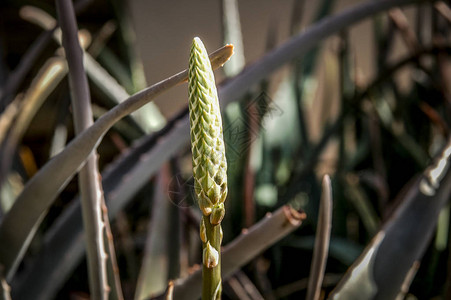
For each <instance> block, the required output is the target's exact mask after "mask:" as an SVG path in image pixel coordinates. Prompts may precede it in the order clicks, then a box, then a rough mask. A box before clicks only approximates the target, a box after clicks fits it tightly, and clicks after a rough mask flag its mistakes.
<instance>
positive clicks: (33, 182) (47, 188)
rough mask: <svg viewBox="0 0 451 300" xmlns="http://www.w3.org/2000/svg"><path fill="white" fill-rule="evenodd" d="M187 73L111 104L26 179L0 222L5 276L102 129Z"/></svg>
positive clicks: (220, 55) (224, 53)
mask: <svg viewBox="0 0 451 300" xmlns="http://www.w3.org/2000/svg"><path fill="white" fill-rule="evenodd" d="M231 52H232V46H225V47H223V48H221V49H220V50H218V51H217V52H215V53H214V54H212V56H211V59H212V66H214V67H213V68H217V67H219V66H221V65H222V64H224V62H225V61H227V59H228V58H229V57H230V55H231ZM187 74H188V72H187V71H186V70H185V71H182V72H180V73H178V74H176V75H173V76H172V77H170V78H167V79H165V80H163V81H160V82H159V83H156V84H154V85H153V86H151V87H149V88H147V89H145V90H143V91H141V92H139V93H136V94H135V95H133V96H131V97H130V98H128V99H127V100H126V101H124V102H122V103H121V104H119V105H117V106H116V107H114V108H113V109H112V110H110V111H109V112H108V113H107V114H105V115H103V116H102V117H101V118H99V119H98V120H97V121H96V122H95V123H94V124H93V125H92V126H91V127H89V128H88V129H87V130H85V131H83V132H82V133H81V134H79V135H78V136H77V137H76V138H74V139H73V140H72V141H71V143H69V144H68V145H67V147H66V149H65V150H64V151H63V152H61V153H60V154H58V155H57V156H55V157H54V158H53V159H52V160H50V161H49V162H48V163H47V164H46V165H45V166H44V167H42V168H41V169H40V171H39V172H38V173H37V174H36V175H35V176H34V177H33V178H31V179H30V180H29V181H28V182H27V184H26V186H25V188H24V190H23V191H22V193H21V195H20V196H19V197H18V198H17V199H16V201H15V203H14V205H13V207H12V208H11V210H10V211H9V212H8V214H6V215H5V217H4V218H3V221H2V224H1V226H0V244H3V243H7V244H8V245H9V247H7V248H6V247H2V248H1V249H0V262H1V263H2V264H3V265H4V266H5V274H6V278H7V280H11V278H12V276H13V274H14V272H15V268H16V267H17V264H18V263H19V262H20V260H21V258H22V256H23V255H24V252H25V250H26V249H27V248H28V245H29V243H30V242H31V238H32V237H33V235H34V233H35V232H36V230H37V227H38V225H39V224H40V222H41V221H42V219H43V217H44V216H45V214H46V210H47V209H48V207H49V206H50V205H51V203H52V202H53V200H54V199H55V198H56V196H57V195H58V193H59V192H60V191H61V190H62V189H63V188H64V187H65V186H66V184H67V183H68V182H69V180H70V179H71V178H72V176H73V175H74V174H75V172H77V170H79V168H80V167H81V166H82V165H83V163H84V162H85V160H86V158H87V157H88V156H89V155H90V153H91V152H92V151H93V150H94V149H95V148H96V147H97V146H98V144H99V143H100V141H101V139H102V138H103V136H104V135H105V133H106V132H107V131H108V130H109V129H110V128H111V127H112V126H113V125H114V124H115V123H116V122H117V121H119V120H120V119H121V118H123V117H124V116H126V115H128V114H130V113H132V112H133V111H135V110H137V109H138V108H140V107H141V106H143V105H144V104H146V103H148V102H150V101H151V100H152V99H153V98H155V97H156V96H157V95H158V94H160V93H162V92H164V91H166V90H168V89H169V88H171V87H173V86H175V85H177V84H178V83H181V82H183V81H185V80H186V79H187V77H188V76H187ZM182 140H183V139H182ZM179 146H180V145H179ZM49 178H51V180H49Z"/></svg>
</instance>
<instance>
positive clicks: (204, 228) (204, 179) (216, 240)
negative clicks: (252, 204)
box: [188, 37, 227, 300]
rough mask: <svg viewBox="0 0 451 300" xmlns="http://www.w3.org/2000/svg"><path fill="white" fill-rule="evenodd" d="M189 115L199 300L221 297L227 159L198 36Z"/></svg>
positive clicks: (212, 81)
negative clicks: (199, 255)
mask: <svg viewBox="0 0 451 300" xmlns="http://www.w3.org/2000/svg"><path fill="white" fill-rule="evenodd" d="M188 85H189V114H190V135H191V152H192V155H193V177H194V190H195V193H196V197H197V201H198V204H199V208H200V210H201V211H202V214H203V216H202V220H201V224H200V238H201V240H202V245H203V246H202V248H203V259H202V261H203V273H202V299H209V300H211V299H220V298H221V290H222V285H221V242H222V229H221V221H222V219H223V218H224V215H225V208H224V201H225V199H226V197H227V161H226V157H225V148H224V140H223V133H222V120H221V112H220V108H219V101H218V93H217V91H216V85H215V78H214V75H213V70H212V68H211V65H210V60H209V59H208V54H207V51H206V49H205V47H204V45H203V43H202V41H201V40H200V39H199V38H197V37H196V38H194V40H193V44H192V46H191V52H190V59H189V70H188Z"/></svg>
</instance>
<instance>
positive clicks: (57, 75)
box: [0, 57, 67, 176]
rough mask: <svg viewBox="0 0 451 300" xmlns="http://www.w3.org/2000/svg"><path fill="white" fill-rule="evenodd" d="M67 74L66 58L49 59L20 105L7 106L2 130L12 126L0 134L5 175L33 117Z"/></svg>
mask: <svg viewBox="0 0 451 300" xmlns="http://www.w3.org/2000/svg"><path fill="white" fill-rule="evenodd" d="M66 74H67V65H66V63H65V62H64V59H62V58H61V57H54V58H51V59H49V60H48V61H47V62H46V63H45V64H44V66H43V67H42V68H41V70H40V71H39V73H38V75H37V76H36V78H35V79H34V80H33V82H32V84H31V86H30V88H29V89H28V90H27V92H26V93H25V96H24V98H23V99H22V101H21V103H20V104H19V106H18V107H17V104H16V101H13V102H12V103H11V104H10V106H11V107H10V108H7V110H6V112H7V113H5V114H3V115H2V116H1V117H0V122H1V124H2V131H3V130H5V129H6V128H8V127H9V128H10V132H9V134H8V135H6V134H5V135H3V136H0V143H2V147H3V149H2V157H1V162H2V163H1V171H2V173H3V176H6V174H7V172H8V171H9V167H10V164H11V162H12V160H13V155H14V153H15V150H16V148H17V144H18V143H19V142H20V140H21V139H22V137H23V135H24V134H25V131H26V129H27V128H28V126H29V124H30V123H31V121H32V119H33V117H34V116H35V114H36V113H37V111H38V109H39V108H40V107H41V106H42V104H43V103H44V101H45V100H46V99H47V97H48V96H49V95H50V93H51V92H52V91H53V90H54V89H55V88H56V87H57V85H58V84H59V83H60V82H61V80H62V79H63V78H64V76H65V75H66ZM14 107H17V108H14ZM11 111H15V114H17V117H16V118H13V116H12V115H10V112H11ZM3 139H4V140H3Z"/></svg>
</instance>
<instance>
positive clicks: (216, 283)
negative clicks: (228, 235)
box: [202, 216, 222, 299]
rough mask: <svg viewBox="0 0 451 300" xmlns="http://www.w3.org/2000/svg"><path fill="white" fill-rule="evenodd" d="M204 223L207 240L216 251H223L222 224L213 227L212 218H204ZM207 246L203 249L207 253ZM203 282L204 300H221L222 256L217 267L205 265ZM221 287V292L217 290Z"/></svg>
mask: <svg viewBox="0 0 451 300" xmlns="http://www.w3.org/2000/svg"><path fill="white" fill-rule="evenodd" d="M202 219H203V222H204V223H205V227H206V232H207V240H208V241H209V242H210V244H211V246H212V247H213V248H214V249H221V232H220V231H221V224H219V225H216V226H214V225H212V224H211V223H210V218H209V217H207V216H202ZM205 247H206V244H205V243H203V246H202V249H203V250H204V251H205ZM202 272H203V274H202V277H203V281H202V299H213V298H212V295H217V298H216V299H220V295H221V289H222V287H221V284H222V282H221V254H220V253H219V256H218V264H217V266H216V267H213V268H208V267H206V266H205V264H204V265H203V270H202ZM218 287H219V291H218V292H216V289H217V288H218ZM218 296H219V297H218Z"/></svg>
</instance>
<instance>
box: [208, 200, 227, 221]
mask: <svg viewBox="0 0 451 300" xmlns="http://www.w3.org/2000/svg"><path fill="white" fill-rule="evenodd" d="M224 215H225V208H224V203H219V204H215V205H214V206H213V209H212V211H211V215H210V223H211V225H218V224H219V223H221V221H222V219H223V218H224Z"/></svg>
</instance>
